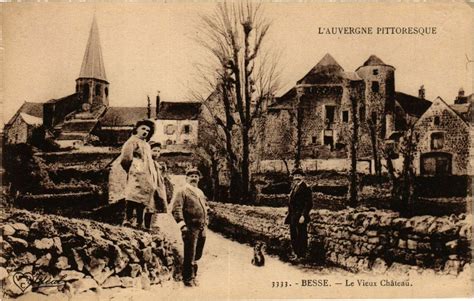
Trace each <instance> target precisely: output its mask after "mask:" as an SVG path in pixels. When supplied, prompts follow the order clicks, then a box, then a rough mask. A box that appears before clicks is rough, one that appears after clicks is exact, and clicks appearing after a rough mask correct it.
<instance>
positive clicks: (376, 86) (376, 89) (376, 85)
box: [372, 81, 380, 93]
mask: <svg viewBox="0 0 474 301" xmlns="http://www.w3.org/2000/svg"><path fill="white" fill-rule="evenodd" d="M379 89H380V87H379V82H375V81H374V82H372V92H374V93H377V92H379Z"/></svg>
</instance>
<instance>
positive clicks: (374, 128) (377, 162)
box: [369, 122, 382, 177]
mask: <svg viewBox="0 0 474 301" xmlns="http://www.w3.org/2000/svg"><path fill="white" fill-rule="evenodd" d="M369 129H370V141H371V143H372V157H373V158H374V169H375V174H376V175H377V176H378V177H380V176H381V175H382V168H381V167H382V166H381V162H380V156H379V152H378V145H377V125H376V124H374V123H372V122H369Z"/></svg>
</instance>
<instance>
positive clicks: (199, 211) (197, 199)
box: [172, 168, 209, 286]
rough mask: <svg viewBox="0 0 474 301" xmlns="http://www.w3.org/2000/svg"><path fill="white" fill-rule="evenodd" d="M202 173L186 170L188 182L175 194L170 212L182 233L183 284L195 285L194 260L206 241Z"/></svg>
mask: <svg viewBox="0 0 474 301" xmlns="http://www.w3.org/2000/svg"><path fill="white" fill-rule="evenodd" d="M200 178H201V173H200V172H199V170H198V169H196V168H191V169H189V170H188V171H187V172H186V182H187V184H186V185H185V186H184V187H182V188H181V189H180V190H178V191H177V192H176V194H175V195H174V197H173V198H174V200H173V201H172V204H173V210H172V213H173V216H174V218H175V220H176V222H177V223H178V226H179V227H180V229H181V232H182V235H183V243H184V259H183V282H184V285H185V286H197V285H198V283H197V281H196V274H197V269H198V265H197V261H198V260H199V259H200V258H201V256H202V252H203V249H204V243H205V242H206V228H207V216H208V212H207V211H208V209H209V208H208V206H207V199H206V196H205V195H204V193H203V192H202V191H201V189H199V188H198V182H199V179H200Z"/></svg>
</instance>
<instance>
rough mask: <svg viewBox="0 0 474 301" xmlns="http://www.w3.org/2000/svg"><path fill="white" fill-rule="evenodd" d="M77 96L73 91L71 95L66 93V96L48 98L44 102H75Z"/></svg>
mask: <svg viewBox="0 0 474 301" xmlns="http://www.w3.org/2000/svg"><path fill="white" fill-rule="evenodd" d="M77 96H78V94H77V93H74V94H71V95H68V96H64V97H62V98H58V99H50V100H48V101H47V102H46V103H56V102H63V101H65V102H68V103H69V102H70V101H72V102H75V101H76V100H77Z"/></svg>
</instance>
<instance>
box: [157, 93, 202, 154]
mask: <svg viewBox="0 0 474 301" xmlns="http://www.w3.org/2000/svg"><path fill="white" fill-rule="evenodd" d="M200 112H201V103H199V102H161V103H160V105H159V110H158V114H157V116H156V131H155V135H154V137H153V138H152V139H153V140H154V141H159V142H161V144H162V145H166V146H170V145H189V146H191V145H197V144H198V133H199V116H200Z"/></svg>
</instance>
